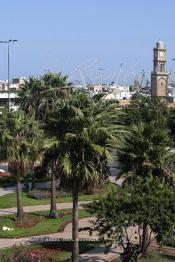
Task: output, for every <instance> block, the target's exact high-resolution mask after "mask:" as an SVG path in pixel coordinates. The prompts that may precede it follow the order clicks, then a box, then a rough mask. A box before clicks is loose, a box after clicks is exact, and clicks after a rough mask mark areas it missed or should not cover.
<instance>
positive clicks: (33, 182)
mask: <svg viewBox="0 0 175 262" xmlns="http://www.w3.org/2000/svg"><path fill="white" fill-rule="evenodd" d="M34 166H35V163H34V162H33V161H32V163H31V175H32V185H31V190H33V189H34V188H35V187H36V177H35V170H34Z"/></svg>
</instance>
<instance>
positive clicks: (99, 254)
mask: <svg viewBox="0 0 175 262" xmlns="http://www.w3.org/2000/svg"><path fill="white" fill-rule="evenodd" d="M94 219H95V217H90V218H82V219H80V220H79V227H83V226H90V225H91V223H90V221H92V220H94ZM79 238H80V239H86V240H87V239H89V240H92V239H93V240H98V236H97V235H96V234H93V235H92V236H90V235H89V233H88V231H81V232H80V233H79ZM60 239H66V240H71V239H72V223H69V224H68V225H67V226H66V227H65V229H64V231H63V232H58V233H54V234H48V235H40V236H32V237H26V238H10V239H6V238H1V239H0V248H7V247H11V246H13V245H15V244H16V245H19V244H29V243H33V242H34V243H36V242H39V241H41V242H44V241H58V240H60ZM104 251H105V248H104V247H98V248H94V249H92V250H90V251H89V252H87V253H85V254H81V255H80V261H81V262H83V261H89V262H90V261H99V262H100V261H112V259H113V258H117V257H119V250H117V249H111V251H110V252H109V253H108V254H104Z"/></svg>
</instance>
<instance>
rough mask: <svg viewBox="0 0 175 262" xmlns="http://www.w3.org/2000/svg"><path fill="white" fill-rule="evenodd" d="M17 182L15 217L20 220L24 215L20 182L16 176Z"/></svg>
mask: <svg viewBox="0 0 175 262" xmlns="http://www.w3.org/2000/svg"><path fill="white" fill-rule="evenodd" d="M16 182H17V184H16V200H17V219H19V220H22V219H23V216H24V210H23V206H22V199H21V182H20V177H19V176H17V181H16Z"/></svg>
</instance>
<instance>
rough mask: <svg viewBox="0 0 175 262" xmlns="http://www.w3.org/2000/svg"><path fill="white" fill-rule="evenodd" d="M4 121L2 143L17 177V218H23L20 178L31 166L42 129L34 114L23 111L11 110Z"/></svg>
mask: <svg viewBox="0 0 175 262" xmlns="http://www.w3.org/2000/svg"><path fill="white" fill-rule="evenodd" d="M1 120H2V119H1ZM2 122H3V127H1V138H2V144H3V146H4V148H5V149H6V154H7V160H8V162H9V163H10V169H11V172H12V174H13V175H14V176H15V178H16V190H17V219H19V220H22V219H23V217H24V211H23V206H22V199H21V184H20V180H21V177H22V176H24V175H25V174H26V172H27V170H28V168H29V163H30V157H31V152H32V150H33V142H34V139H35V141H37V139H38V134H39V131H40V132H42V130H41V129H40V126H39V124H38V122H36V121H35V120H34V118H33V117H32V116H29V115H26V114H25V113H24V112H23V111H17V112H10V113H7V115H3V121H2ZM36 130H37V132H36ZM38 130H39V131H38Z"/></svg>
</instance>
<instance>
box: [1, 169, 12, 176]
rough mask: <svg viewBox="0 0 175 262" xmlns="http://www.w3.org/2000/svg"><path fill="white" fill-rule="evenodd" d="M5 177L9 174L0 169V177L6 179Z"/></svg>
mask: <svg viewBox="0 0 175 262" xmlns="http://www.w3.org/2000/svg"><path fill="white" fill-rule="evenodd" d="M6 176H10V173H8V172H7V171H5V170H3V169H0V177H6Z"/></svg>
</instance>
